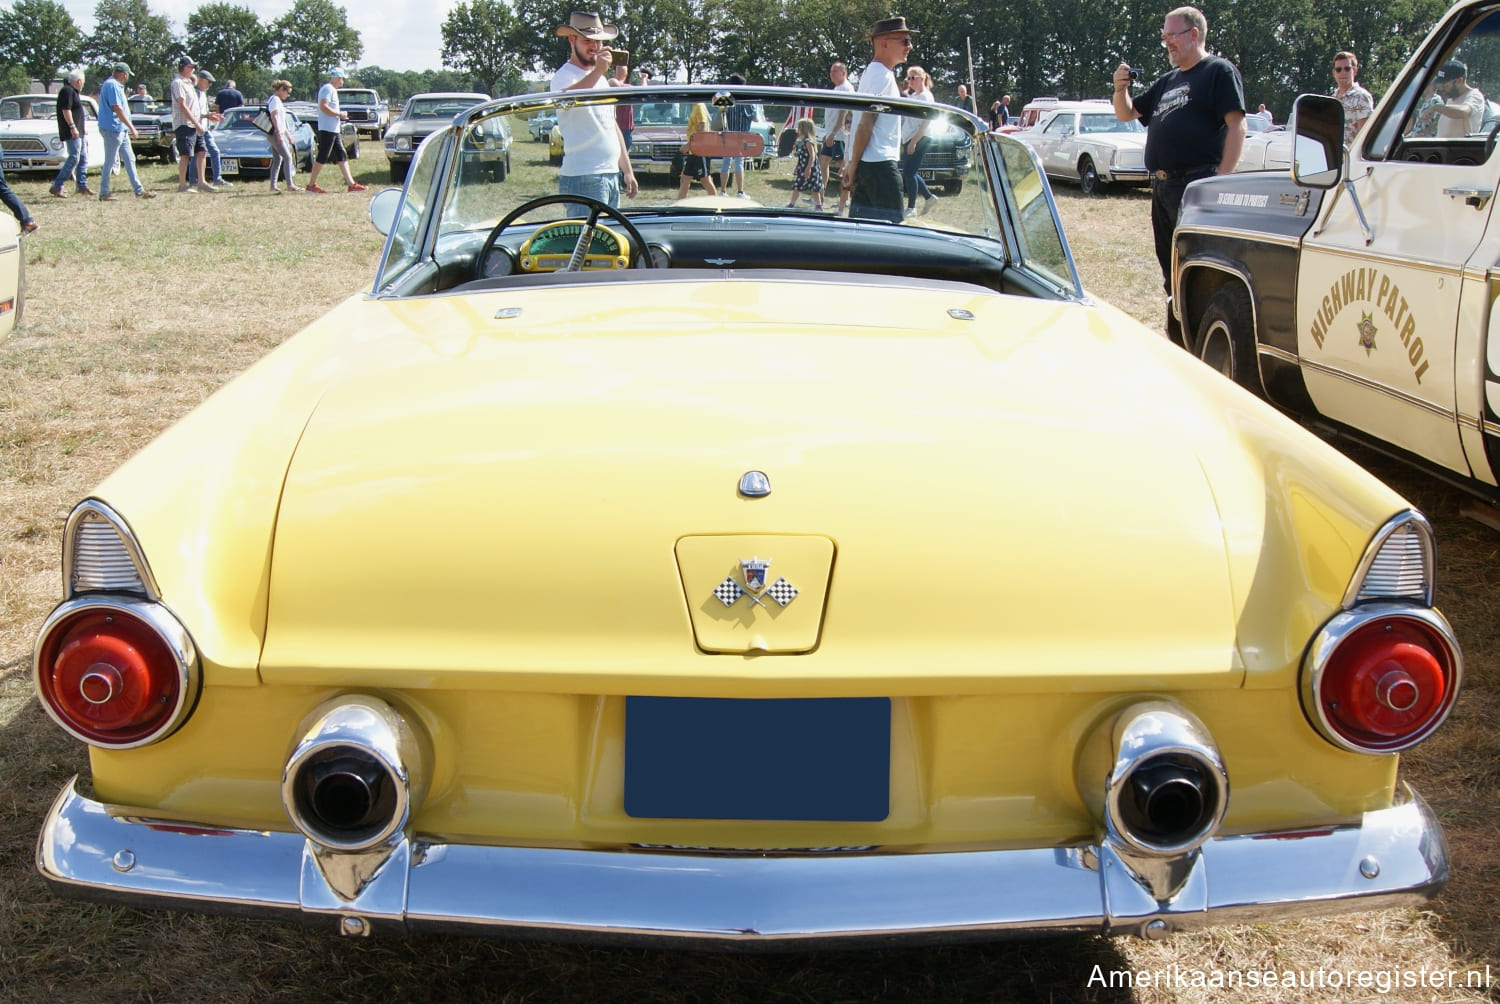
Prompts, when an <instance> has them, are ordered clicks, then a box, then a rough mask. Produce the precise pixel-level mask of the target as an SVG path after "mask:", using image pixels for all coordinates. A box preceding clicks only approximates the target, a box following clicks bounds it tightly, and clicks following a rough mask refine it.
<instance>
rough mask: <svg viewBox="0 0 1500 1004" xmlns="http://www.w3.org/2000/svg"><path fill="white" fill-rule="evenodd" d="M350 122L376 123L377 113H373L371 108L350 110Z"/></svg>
mask: <svg viewBox="0 0 1500 1004" xmlns="http://www.w3.org/2000/svg"><path fill="white" fill-rule="evenodd" d="M349 121H350V122H374V121H375V113H374V112H373V111H371V110H370V109H369V108H351V109H349Z"/></svg>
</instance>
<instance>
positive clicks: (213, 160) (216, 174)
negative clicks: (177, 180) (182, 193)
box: [187, 129, 224, 185]
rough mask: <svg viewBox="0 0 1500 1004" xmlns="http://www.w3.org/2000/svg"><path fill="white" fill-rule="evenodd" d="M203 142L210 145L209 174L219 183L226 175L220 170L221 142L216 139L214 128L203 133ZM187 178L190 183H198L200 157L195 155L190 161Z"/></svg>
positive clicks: (214, 181) (215, 182)
mask: <svg viewBox="0 0 1500 1004" xmlns="http://www.w3.org/2000/svg"><path fill="white" fill-rule="evenodd" d="M203 142H204V143H205V144H206V145H207V146H208V176H209V177H210V178H212V179H213V183H214V184H215V185H217V184H218V183H219V182H221V181H223V180H224V175H223V174H222V173H220V171H219V143H218V141H217V140H215V139H214V133H213V130H212V129H210V130H208V131H207V132H205V133H204V134H203ZM187 180H188V184H189V185H196V184H198V158H197V157H194V158H193V159H192V160H190V161H188V175H187Z"/></svg>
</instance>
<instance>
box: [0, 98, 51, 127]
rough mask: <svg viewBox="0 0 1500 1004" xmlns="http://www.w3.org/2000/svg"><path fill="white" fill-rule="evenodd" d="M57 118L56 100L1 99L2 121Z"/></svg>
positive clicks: (0, 118) (0, 113)
mask: <svg viewBox="0 0 1500 1004" xmlns="http://www.w3.org/2000/svg"><path fill="white" fill-rule="evenodd" d="M55 118H57V99H56V98H53V97H30V96H22V97H15V98H3V99H0V120H4V121H11V120H14V119H55Z"/></svg>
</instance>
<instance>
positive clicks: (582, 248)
mask: <svg viewBox="0 0 1500 1004" xmlns="http://www.w3.org/2000/svg"><path fill="white" fill-rule="evenodd" d="M557 205H578V206H583V207H584V208H585V209H587V210H588V211H589V214H588V216H587V217H586V218H585V219H584V221H583V231H582V232H581V233H580V234H579V235H578V244H577V245H576V246H575V247H574V248H573V257H572V258H571V259H569V261H568V264H567V265H565V266H563V267H562V268H561V269H558V270H557V271H559V272H578V271H580V270H582V268H583V258H584V255H585V254H587V253H588V248H589V245H590V244H591V243H593V240H594V227H595V225H596V224H597V223H598V222H599V217H600V216H607V217H609V219H610V222H612V223H618V224H619V225H620V226H621V228H623V229H624V231H625V232H626V233H627V234H629V235H630V240H631V243H632V253H631V261H630V267H631V268H635V267H636V264H635V262H636V259H637V258H639V259H640V260H641V261H643V262H645V267H646V268H655V267H656V263H655V262H654V261H652V260H651V255H650V253H649V252H648V251H647V250H646V238H644V237H642V236H641V232H640V231H639V230H637V229H636V228H635V224H634V223H631V222H630V220H629V219H627V218H626V217H625V214H624V213H622V212H620V211H619V210H618V209H616V208H615V207H613V206H608V205H605V204H604V203H602V202H600V201H599V200H598V199H591V198H589V197H588V196H587V195H544V196H542V197H541V198H539V199H532V200H531V201H530V202H523V203H521V204H520V205H519V206H517V207H516V208H514V209H512V210H511V211H510V212H508V213H506V214H505V215H504V216H502V217H501V218H500V222H499V223H496V224H495V229H493V230H491V231H490V235H489V236H488V237H486V238H485V239H484V247H482V248H480V249H479V257H478V258H476V259H474V278H476V279H484V278H487V276H486V275H485V274H484V264H485V262H486V261H488V260H489V257H490V252H491V251H493V250H494V249H495V243H496V241H498V240H499V239H500V235H501V234H503V233H504V232H505V228H506V227H509V226H510V225H511V224H513V223H515V222H516V221H517V220H519V219H520V218H521V217H522V216H525V215H526V214H527V213H529V212H531V211H532V210H533V209H540V208H541V207H543V206H557Z"/></svg>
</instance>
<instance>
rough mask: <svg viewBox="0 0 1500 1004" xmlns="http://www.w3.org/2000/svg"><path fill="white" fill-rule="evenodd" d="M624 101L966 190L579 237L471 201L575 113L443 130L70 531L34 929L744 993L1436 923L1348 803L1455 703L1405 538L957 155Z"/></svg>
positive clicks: (1050, 211) (529, 99)
mask: <svg viewBox="0 0 1500 1004" xmlns="http://www.w3.org/2000/svg"><path fill="white" fill-rule="evenodd" d="M642 96H643V98H644V99H645V100H647V101H652V102H660V103H665V104H681V103H695V102H706V103H712V104H713V105H714V106H715V107H716V108H718V109H721V110H722V109H724V108H727V107H729V106H730V105H731V104H732V103H738V102H749V103H755V104H776V103H790V102H792V101H794V100H795V101H798V102H812V103H828V104H830V105H831V106H832V107H833V108H834V109H836V110H849V111H854V112H858V113H864V114H881V115H892V116H914V117H918V118H921V119H923V120H925V121H927V122H929V123H931V122H934V121H939V120H940V121H942V122H944V123H945V125H946V126H947V127H949V128H951V129H954V130H956V131H958V132H960V133H961V134H962V135H963V136H964V138H965V139H966V140H967V141H968V144H969V147H968V148H969V149H970V150H971V151H972V153H973V157H974V164H973V167H972V171H973V178H972V179H971V183H968V184H965V185H964V186H963V187H962V190H961V191H959V192H957V193H956V194H953V195H950V196H944V197H942V198H941V199H939V200H938V203H937V205H935V206H934V207H933V208H932V210H931V211H930V212H929V213H928V214H927V215H924V216H918V217H912V218H910V219H903V215H902V207H901V206H900V205H882V206H878V207H876V206H868V207H867V206H855V207H854V208H853V214H854V215H853V216H851V217H847V218H844V217H834V216H831V215H827V214H820V213H815V212H812V211H811V210H810V208H801V207H799V208H788V207H787V206H786V205H785V203H786V201H787V192H788V190H789V186H790V178H789V177H787V176H786V175H785V174H784V173H782V172H779V171H778V172H755V173H754V174H753V175H752V176H750V177H747V179H746V181H747V185H746V191H747V195H750V196H752V197H750V198H745V199H740V198H732V197H731V198H725V197H722V196H717V197H698V198H690V199H684V200H682V201H676V200H675V196H676V190H675V189H671V190H668V189H665V188H662V187H660V186H657V187H655V188H653V187H651V186H647V187H645V188H643V190H642V192H641V194H640V195H639V196H638V197H637V198H634V199H629V200H625V201H624V202H622V205H621V206H620V207H619V208H618V209H615V208H610V207H607V206H604V205H602V204H600V203H598V202H593V201H591V200H588V199H584V198H581V197H576V196H562V195H558V194H556V178H555V176H554V175H553V174H552V172H546V171H543V172H527V173H526V174H524V175H523V174H516V175H512V176H511V178H510V179H509V180H508V181H506V182H504V183H497V182H496V181H494V180H493V179H492V178H491V177H490V176H489V175H488V174H487V173H485V172H477V171H473V170H470V169H469V162H470V157H471V151H472V150H473V149H475V147H476V146H478V145H479V144H480V143H481V142H482V138H481V137H482V136H488V135H489V133H490V130H491V127H492V126H493V124H494V123H496V122H498V121H502V120H504V119H506V118H507V117H511V116H520V117H526V116H529V115H532V114H535V113H536V112H539V111H542V110H546V109H550V108H555V107H556V106H557V104H559V103H562V102H568V103H571V104H574V105H577V104H582V105H584V106H585V107H587V106H588V105H589V104H590V103H591V102H596V101H597V102H600V103H601V104H602V105H603V106H604V107H605V108H608V107H609V106H610V103H611V102H612V101H613V99H614V95H613V93H612V92H611V91H570V92H567V93H566V94H541V95H527V96H522V97H513V98H506V99H502V100H498V101H492V102H486V103H483V104H478V105H475V106H472V107H469V108H467V109H466V110H464V111H462V112H461V113H459V114H457V115H456V116H454V117H453V118H451V119H450V121H449V122H448V123H447V124H444V125H440V126H437V127H436V131H435V132H434V133H433V134H432V135H431V136H429V137H428V138H427V141H426V142H425V143H423V144H421V145H420V146H419V147H418V148H417V153H416V157H415V159H414V161H413V163H412V165H411V169H410V171H409V173H408V175H407V179H406V185H405V187H404V189H402V190H396V189H390V190H387V191H385V192H382V193H380V194H378V195H377V196H376V197H375V198H374V199H372V200H371V203H370V211H371V216H372V219H373V220H374V221H375V223H376V225H377V227H378V228H379V229H381V230H382V232H384V233H385V234H386V243H385V247H384V250H383V251H382V253H381V255H380V258H379V261H378V264H377V266H376V270H375V274H374V275H373V277H372V279H371V281H370V284H369V285H368V286H367V287H366V288H365V289H363V290H362V291H360V292H359V293H357V294H356V295H354V296H351V297H350V298H349V299H348V300H346V301H345V302H343V303H342V304H339V305H338V306H336V307H334V308H333V309H332V311H331V312H330V313H329V314H328V315H327V316H325V317H324V318H322V319H320V320H318V321H316V322H314V323H313V324H312V325H310V326H309V327H308V328H306V329H305V330H303V331H302V332H301V333H299V334H296V335H293V336H292V337H290V338H289V339H288V340H286V341H284V342H282V343H281V345H280V346H279V347H278V348H277V349H276V350H275V351H273V352H271V353H270V354H269V355H267V356H266V357H265V358H264V359H263V360H261V361H260V362H259V363H257V364H256V365H255V366H253V367H252V368H251V369H249V370H248V371H247V372H245V373H244V374H242V375H240V376H239V377H238V378H237V379H235V380H233V381H232V382H230V383H229V384H227V385H226V386H225V387H224V388H223V389H221V390H219V391H218V392H217V393H216V394H215V395H214V396H212V397H211V398H210V399H209V400H208V401H206V402H205V403H204V404H203V405H201V406H200V407H199V408H198V409H197V410H196V411H194V412H193V413H191V414H190V415H188V416H187V417H186V418H184V419H183V420H181V421H180V422H178V423H177V424H176V425H175V426H173V427H172V428H171V429H169V430H168V431H166V432H165V433H164V434H163V435H162V436H161V437H160V438H159V439H157V440H156V441H155V442H154V443H153V444H151V445H149V446H147V447H146V448H145V449H144V450H143V451H142V452H140V453H139V454H138V455H136V456H135V457H134V458H132V459H130V460H128V461H126V462H125V463H124V465H123V466H122V467H120V468H119V469H118V470H117V471H115V472H114V473H113V474H111V475H110V476H109V477H108V478H107V479H106V480H105V481H104V482H103V483H102V484H100V485H99V486H98V487H97V488H96V489H95V490H94V491H93V492H92V493H91V494H90V495H89V496H88V497H87V498H85V499H83V500H82V501H80V502H79V503H78V505H77V506H76V508H74V509H73V510H72V515H71V516H70V517H69V518H68V520H67V524H66V527H65V528H64V530H63V546H62V569H61V583H62V587H63V595H62V599H61V602H60V603H59V605H58V606H57V607H56V609H55V610H54V611H53V612H52V613H51V614H50V615H49V616H48V617H47V618H46V620H45V622H44V623H43V625H42V628H41V630H40V633H39V636H38V639H37V643H36V648H35V660H34V673H35V681H36V686H37V689H38V693H39V695H40V699H41V704H42V707H43V708H44V709H46V711H47V713H48V714H49V715H51V716H52V717H53V718H54V719H55V720H56V721H57V722H58V724H59V725H60V726H61V727H62V728H64V729H65V730H67V731H68V732H69V733H71V734H72V735H73V736H75V737H77V738H78V739H79V740H81V741H83V742H85V743H87V744H88V745H89V747H90V769H91V775H92V776H91V778H90V779H89V781H88V782H87V784H86V785H85V784H81V783H68V784H67V785H65V786H64V788H63V789H62V790H61V792H60V793H59V796H58V798H57V800H56V802H55V803H54V805H53V807H52V809H51V810H50V812H49V813H48V815H47V818H46V820H45V823H44V828H43V830H42V833H41V836H40V839H39V842H38V850H37V855H38V856H37V860H38V865H39V867H40V870H41V873H42V875H43V876H44V877H45V879H46V880H47V881H48V882H50V883H52V884H53V885H54V886H55V887H56V888H57V889H59V890H60V891H64V892H69V893H73V894H76V895H79V896H85V897H95V898H99V899H102V900H107V901H111V902H117V903H121V902H122V903H136V904H143V905H157V906H164V907H168V908H173V909H187V910H227V911H232V912H236V913H258V914H265V915H269V916H279V917H285V918H294V917H303V918H309V919H314V920H318V921H320V922H322V923H324V924H326V925H327V926H328V928H329V929H330V930H333V929H337V930H339V931H341V932H343V933H344V934H347V935H364V934H370V933H373V932H379V931H386V930H389V931H407V930H417V929H422V928H435V929H440V930H469V931H476V932H492V933H499V934H506V935H516V934H521V935H526V936H534V937H541V938H547V937H556V938H565V939H572V938H579V937H594V938H600V939H607V940H630V939H635V938H639V939H642V940H643V941H655V942H661V941H672V940H674V939H677V940H679V941H681V942H692V941H699V942H707V943H717V944H720V945H724V944H731V945H761V946H768V945H783V946H784V945H789V944H814V945H822V946H844V945H848V944H853V943H857V942H859V941H862V940H868V941H872V942H875V943H878V944H888V943H891V942H893V941H899V940H901V939H903V938H917V939H948V938H953V939H957V938H973V937H976V936H999V935H1005V934H1010V933H1016V932H1056V931H1080V930H1087V931H1103V932H1107V933H1111V934H1125V933H1141V934H1147V935H1150V936H1164V935H1166V934H1168V933H1170V932H1171V931H1174V930H1177V929H1179V928H1187V927H1194V926H1199V925H1205V924H1212V923H1215V922H1219V921H1231V920H1232V921H1246V920H1258V921H1259V920H1269V919H1274V918H1276V917H1278V916H1286V917H1299V918H1300V917H1304V916H1307V915H1308V914H1310V913H1315V912H1319V911H1334V910H1340V909H1353V908H1374V907H1379V906H1384V905H1389V904H1407V903H1418V902H1422V901H1424V900H1425V898H1426V897H1429V896H1431V895H1432V894H1434V893H1435V892H1437V890H1438V889H1439V888H1440V887H1441V886H1442V885H1443V883H1444V882H1445V880H1446V878H1447V874H1448V859H1447V852H1446V849H1445V844H1444V840H1443V836H1442V832H1441V829H1440V828H1439V826H1438V824H1437V822H1436V821H1435V819H1434V816H1433V814H1432V813H1431V812H1430V811H1429V810H1428V809H1427V807H1426V806H1425V805H1424V803H1423V802H1422V801H1421V799H1420V798H1419V797H1417V796H1416V795H1415V794H1414V793H1413V792H1411V791H1410V790H1409V789H1408V788H1407V787H1406V786H1405V785H1403V784H1401V783H1399V782H1398V779H1397V765H1398V753H1399V752H1400V751H1401V750H1404V749H1408V748H1410V747H1412V746H1413V745H1415V744H1417V743H1419V742H1421V741H1422V740H1423V739H1425V738H1426V737H1427V736H1429V735H1430V734H1431V733H1432V732H1433V731H1434V730H1435V729H1437V728H1438V727H1439V725H1440V724H1441V723H1442V721H1443V720H1444V718H1445V716H1446V715H1447V714H1448V711H1449V709H1450V708H1451V706H1452V704H1453V701H1454V698H1455V695H1456V694H1457V693H1458V689H1459V683H1460V677H1461V674H1462V665H1461V660H1460V654H1459V649H1458V646H1457V643H1456V642H1455V640H1454V638H1453V635H1452V632H1451V630H1450V628H1449V626H1448V624H1447V622H1446V621H1445V620H1444V618H1443V616H1442V614H1441V613H1439V611H1438V610H1437V609H1436V607H1435V606H1434V596H1435V592H1434V590H1435V582H1434V571H1435V567H1436V566H1435V561H1434V554H1433V538H1432V533H1431V530H1430V529H1429V527H1428V525H1427V523H1426V521H1425V520H1424V519H1423V517H1422V516H1421V515H1419V514H1418V513H1417V512H1415V511H1414V510H1413V509H1412V508H1411V506H1410V505H1409V504H1408V503H1407V502H1406V501H1404V500H1403V499H1402V498H1401V497H1399V496H1398V495H1397V494H1395V493H1394V492H1393V491H1391V490H1390V489H1389V488H1387V487H1385V486H1384V485H1383V484H1381V483H1380V482H1379V481H1378V480H1376V479H1375V478H1374V477H1372V476H1371V475H1369V474H1367V473H1366V472H1365V471H1363V470H1361V469H1360V468H1359V467H1357V466H1356V465H1355V464H1354V463H1352V462H1351V461H1350V460H1348V459H1347V458H1345V457H1344V456H1342V455H1341V454H1339V453H1338V452H1337V451H1336V450H1334V449H1333V448H1332V447H1330V446H1328V445H1327V444H1325V443H1324V442H1322V441H1321V440H1320V439H1318V438H1317V437H1316V436H1314V435H1312V434H1310V433H1309V432H1307V431H1306V430H1304V429H1302V428H1301V427H1300V426H1298V425H1297V424H1296V423H1295V422H1293V421H1291V420H1289V419H1287V418H1286V417H1285V416H1283V415H1282V414H1280V413H1279V412H1278V411H1276V410H1275V409H1274V408H1272V407H1270V406H1269V405H1267V404H1266V403H1265V402H1263V401H1260V400H1258V399H1256V398H1255V397H1254V395H1252V394H1249V393H1247V392H1246V391H1245V390H1244V389H1243V388H1240V387H1237V386H1235V385H1234V384H1233V383H1232V382H1230V381H1228V380H1224V379H1222V378H1221V377H1220V376H1219V375H1218V374H1216V373H1214V372H1212V371H1211V370H1209V369H1207V368H1206V367H1204V366H1202V365H1201V364H1199V363H1198V362H1197V361H1196V360H1194V359H1192V358H1191V357H1189V356H1188V355H1186V354H1185V353H1183V352H1181V351H1180V350H1179V349H1177V348H1175V347H1174V346H1172V345H1170V344H1168V343H1167V342H1166V341H1165V340H1164V339H1163V338H1162V337H1161V336H1160V335H1159V334H1157V333H1155V332H1153V331H1151V330H1149V329H1147V328H1145V327H1144V326H1142V325H1141V324H1139V323H1137V322H1135V321H1134V320H1132V319H1130V318H1129V317H1127V316H1126V315H1124V314H1123V313H1122V312H1120V311H1118V310H1116V309H1114V308H1112V307H1110V306H1108V305H1106V304H1104V303H1101V302H1099V301H1098V300H1095V299H1094V298H1092V297H1090V296H1088V295H1087V294H1086V293H1085V292H1084V291H1083V290H1082V289H1081V288H1080V286H1079V281H1078V277H1077V273H1076V270H1075V268H1074V266H1073V263H1072V256H1071V253H1070V252H1069V249H1068V244H1067V241H1066V240H1065V238H1064V236H1063V233H1062V230H1061V227H1060V223H1059V220H1058V215H1057V210H1056V206H1055V205H1054V203H1053V201H1052V197H1051V190H1050V188H1049V187H1048V185H1047V184H1046V182H1045V179H1044V177H1043V175H1042V174H1041V168H1040V165H1039V164H1038V163H1037V161H1036V158H1035V156H1034V155H1033V154H1032V152H1031V151H1030V150H1029V149H1027V148H1026V147H1025V146H1023V145H1022V144H1020V143H1018V142H1016V140H1015V139H1014V138H1012V137H1010V136H1004V135H999V134H990V133H987V132H985V131H984V123H983V122H982V121H981V120H980V119H978V118H974V117H971V116H969V115H967V114H966V113H963V112H961V111H959V110H958V109H956V108H949V107H945V106H933V105H929V104H924V103H919V102H911V101H907V100H904V99H899V98H878V99H873V98H868V97H864V96H860V95H857V94H833V93H831V92H817V93H815V94H812V93H809V92H808V91H806V90H797V91H793V90H791V89H784V88H734V87H687V86H666V87H659V88H652V89H646V90H643V91H642ZM756 139H758V137H757V136H756V134H754V133H749V132H727V133H725V134H723V135H720V134H717V133H712V132H705V133H700V134H697V135H695V136H694V137H693V138H692V140H691V152H692V153H693V154H695V155H698V156H704V157H719V156H722V155H723V154H724V152H725V151H726V150H727V149H733V148H738V147H743V146H744V144H746V143H747V142H749V143H751V145H753V144H754V141H755V140H756ZM804 205H805V203H804ZM273 556H274V559H273Z"/></svg>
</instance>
